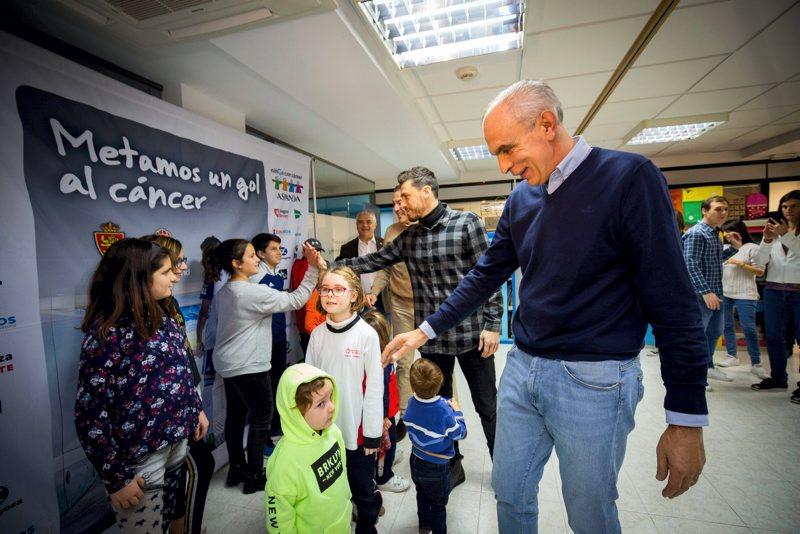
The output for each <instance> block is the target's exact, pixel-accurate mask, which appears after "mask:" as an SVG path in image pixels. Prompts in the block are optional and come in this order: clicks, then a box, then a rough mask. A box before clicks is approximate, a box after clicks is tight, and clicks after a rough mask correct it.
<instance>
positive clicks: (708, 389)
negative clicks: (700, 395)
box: [706, 386, 714, 392]
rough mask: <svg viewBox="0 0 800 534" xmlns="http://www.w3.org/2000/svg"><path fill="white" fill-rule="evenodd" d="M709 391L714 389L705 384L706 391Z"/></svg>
mask: <svg viewBox="0 0 800 534" xmlns="http://www.w3.org/2000/svg"><path fill="white" fill-rule="evenodd" d="M711 391H714V388H712V387H711V386H706V392H711Z"/></svg>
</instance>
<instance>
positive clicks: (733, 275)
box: [722, 243, 760, 300]
mask: <svg viewBox="0 0 800 534" xmlns="http://www.w3.org/2000/svg"><path fill="white" fill-rule="evenodd" d="M727 246H730V245H727ZM757 252H758V245H756V244H755V243H745V244H743V245H742V246H741V248H739V250H738V251H736V254H734V255H733V256H732V257H731V258H730V259H732V260H741V261H743V262H745V263H746V264H748V265H755V256H756V253H757ZM759 267H760V265H759ZM722 294H723V295H724V296H726V297H728V298H731V299H742V300H758V289H757V288H756V275H755V274H754V273H752V272H750V271H748V270H746V269H744V268H742V267H739V266H738V265H731V264H730V263H724V264H723V265H722Z"/></svg>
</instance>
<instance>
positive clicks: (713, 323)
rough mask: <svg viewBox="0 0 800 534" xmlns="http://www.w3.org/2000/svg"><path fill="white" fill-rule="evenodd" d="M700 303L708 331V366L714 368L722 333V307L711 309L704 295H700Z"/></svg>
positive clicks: (704, 326)
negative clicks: (715, 354) (715, 350)
mask: <svg viewBox="0 0 800 534" xmlns="http://www.w3.org/2000/svg"><path fill="white" fill-rule="evenodd" d="M697 298H698V305H699V306H700V315H701V316H702V318H703V328H704V329H705V331H706V341H707V342H708V368H709V369H713V368H714V349H716V348H717V341H718V340H719V336H721V335H722V307H721V306H720V309H718V310H709V309H708V306H706V302H705V301H704V300H703V297H702V296H700V295H698V296H697Z"/></svg>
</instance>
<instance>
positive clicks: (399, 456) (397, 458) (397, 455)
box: [392, 447, 405, 466]
mask: <svg viewBox="0 0 800 534" xmlns="http://www.w3.org/2000/svg"><path fill="white" fill-rule="evenodd" d="M404 455H405V453H404V452H403V449H401V448H400V447H397V448H396V449H395V450H394V461H393V462H392V465H393V466H395V465H397V464H399V463H400V462H402V461H403V456H404Z"/></svg>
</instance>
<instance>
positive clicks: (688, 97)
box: [659, 85, 770, 117]
mask: <svg viewBox="0 0 800 534" xmlns="http://www.w3.org/2000/svg"><path fill="white" fill-rule="evenodd" d="M769 87H770V86H768V85H759V86H756V87H738V88H736V89H724V90H721V91H708V92H706V93H688V94H685V95H683V96H682V97H680V98H679V99H678V100H676V101H675V103H674V104H672V105H671V106H670V107H668V108H667V109H665V110H664V111H663V112H662V113H660V114H659V117H683V116H684V115H697V114H701V113H722V112H726V111H732V110H734V109H736V108H737V107H739V106H741V105H742V104H744V103H745V102H747V101H748V100H750V99H751V98H754V97H756V96H758V95H760V94H761V93H763V92H764V91H766V90H767V89H769Z"/></svg>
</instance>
